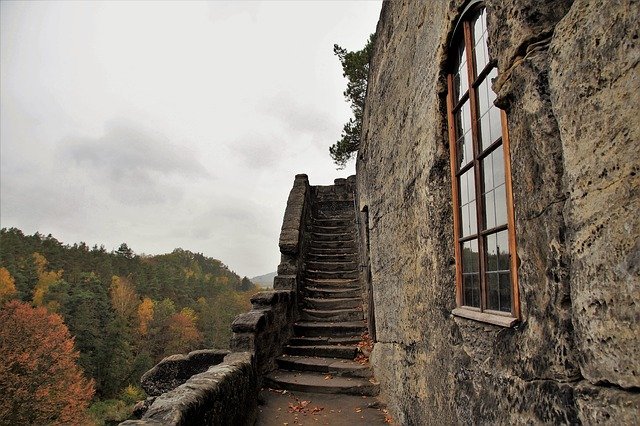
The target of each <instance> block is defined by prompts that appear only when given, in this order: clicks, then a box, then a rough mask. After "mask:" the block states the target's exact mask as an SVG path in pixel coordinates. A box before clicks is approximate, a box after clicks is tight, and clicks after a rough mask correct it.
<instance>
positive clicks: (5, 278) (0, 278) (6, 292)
mask: <svg viewBox="0 0 640 426" xmlns="http://www.w3.org/2000/svg"><path fill="white" fill-rule="evenodd" d="M15 294H16V281H15V280H14V279H13V277H12V276H11V274H10V273H9V270H8V269H7V268H0V303H2V302H4V301H5V300H8V299H10V298H11V297H13V296H14V295H15Z"/></svg>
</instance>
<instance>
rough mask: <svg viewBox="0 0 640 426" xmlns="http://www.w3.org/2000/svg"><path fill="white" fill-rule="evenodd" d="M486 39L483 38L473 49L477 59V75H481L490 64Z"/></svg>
mask: <svg viewBox="0 0 640 426" xmlns="http://www.w3.org/2000/svg"><path fill="white" fill-rule="evenodd" d="M486 40H487V39H486V38H485V37H484V36H483V37H481V38H480V41H478V44H476V45H475V47H474V48H473V54H474V56H475V59H476V75H478V74H480V72H481V71H482V70H483V69H484V68H485V67H486V66H487V64H488V63H489V58H488V57H487V56H486V50H487V49H486V44H487V42H486Z"/></svg>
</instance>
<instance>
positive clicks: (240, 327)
mask: <svg viewBox="0 0 640 426" xmlns="http://www.w3.org/2000/svg"><path fill="white" fill-rule="evenodd" d="M266 325H267V318H266V313H265V311H249V312H245V313H244V314H240V315H238V316H237V317H236V318H235V319H234V320H233V323H232V324H231V329H232V330H233V332H234V333H243V332H259V331H262V330H264V328H265V326H266Z"/></svg>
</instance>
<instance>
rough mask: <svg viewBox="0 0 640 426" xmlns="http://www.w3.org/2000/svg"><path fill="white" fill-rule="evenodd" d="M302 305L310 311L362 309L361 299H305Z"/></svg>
mask: <svg viewBox="0 0 640 426" xmlns="http://www.w3.org/2000/svg"><path fill="white" fill-rule="evenodd" d="M304 304H305V305H306V306H307V307H309V308H311V309H350V308H358V307H362V299H361V298H360V297H348V298H340V299H335V298H334V299H326V298H313V297H306V298H304Z"/></svg>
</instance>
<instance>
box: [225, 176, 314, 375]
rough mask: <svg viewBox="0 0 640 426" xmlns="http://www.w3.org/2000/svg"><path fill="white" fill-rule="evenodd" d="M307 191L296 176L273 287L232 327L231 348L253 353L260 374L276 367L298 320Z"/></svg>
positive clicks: (307, 217) (254, 300)
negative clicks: (277, 358) (278, 358)
mask: <svg viewBox="0 0 640 426" xmlns="http://www.w3.org/2000/svg"><path fill="white" fill-rule="evenodd" d="M310 194H311V188H310V186H309V179H308V177H307V175H304V174H299V175H296V177H295V180H294V182H293V188H291V192H290V193H289V198H288V200H287V208H286V210H285V213H284V219H283V221H282V230H281V231H280V240H279V242H278V245H279V246H280V253H281V261H280V265H278V275H277V276H276V277H275V278H274V280H273V288H274V289H275V290H272V291H265V292H261V293H258V294H256V295H254V296H253V297H252V298H251V303H252V305H253V309H252V310H251V311H250V312H247V313H244V314H240V315H238V316H237V317H236V319H235V320H234V321H233V324H232V326H231V328H232V330H233V337H232V339H231V350H232V351H247V352H252V353H254V354H255V357H256V368H257V371H258V374H259V375H262V374H264V373H267V372H269V371H272V370H274V369H275V368H276V361H275V359H276V357H278V356H279V355H281V354H282V348H283V346H284V345H285V344H286V342H287V341H288V340H289V338H290V337H291V335H292V334H293V323H294V322H295V321H296V320H297V319H298V308H297V300H298V297H297V294H298V288H299V282H300V277H301V272H302V270H303V268H304V265H303V259H304V253H305V250H306V235H307V233H306V232H305V230H306V226H307V223H309V220H310V215H311V208H310V201H309V200H310Z"/></svg>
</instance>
